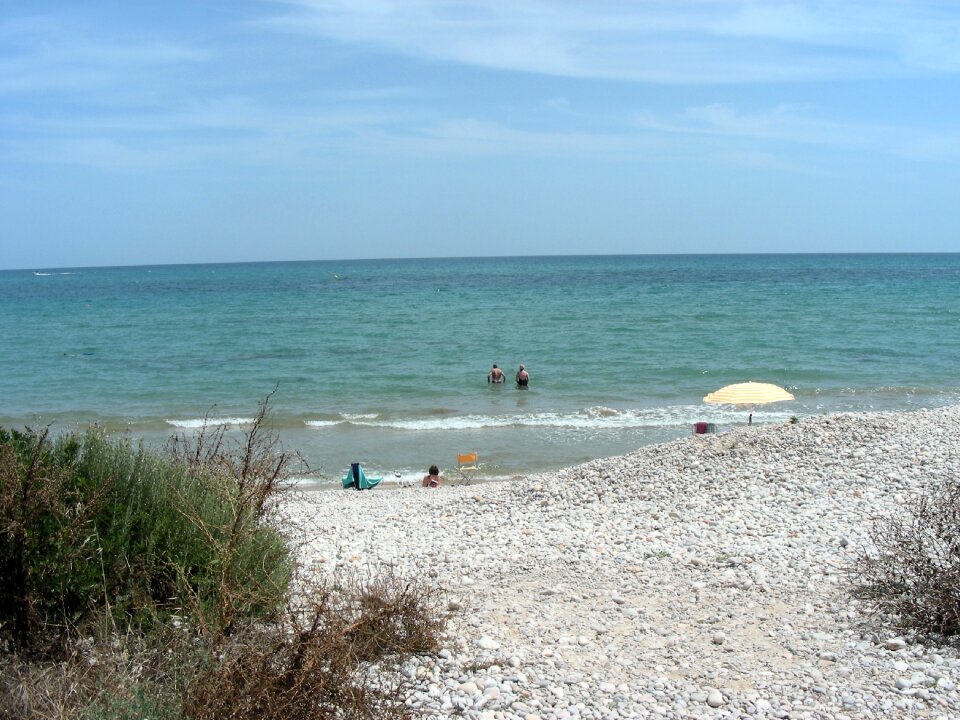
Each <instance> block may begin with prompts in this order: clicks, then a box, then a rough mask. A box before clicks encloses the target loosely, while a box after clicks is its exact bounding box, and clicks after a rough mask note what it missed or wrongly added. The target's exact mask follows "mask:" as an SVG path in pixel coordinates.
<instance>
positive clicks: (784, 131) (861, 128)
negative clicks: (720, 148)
mask: <svg viewBox="0 0 960 720" xmlns="http://www.w3.org/2000/svg"><path fill="white" fill-rule="evenodd" d="M635 121H636V125H637V127H638V128H642V129H645V130H648V131H651V132H656V133H666V134H674V135H686V136H700V137H708V138H719V139H729V140H735V141H745V142H748V143H750V145H751V150H750V154H751V155H752V154H753V153H756V152H758V149H757V146H758V145H767V146H771V145H780V146H785V147H789V146H791V145H806V146H812V147H813V146H817V147H825V148H833V149H839V150H845V151H849V150H866V151H870V152H875V153H879V154H882V155H896V156H899V157H904V158H911V159H916V160H933V161H940V162H950V163H956V162H960V131H954V132H935V131H930V130H927V129H923V128H917V127H908V126H901V125H892V124H883V123H865V122H852V121H849V120H831V119H829V118H825V117H822V116H817V115H815V114H814V109H813V108H809V107H804V106H797V105H786V104H784V105H778V106H775V107H772V108H769V109H767V110H761V111H754V112H742V111H740V110H738V109H737V108H735V107H733V106H732V105H728V104H723V103H712V104H709V105H700V106H690V107H687V108H685V109H684V110H683V111H682V112H680V113H678V114H677V115H675V116H670V117H663V116H658V115H656V114H654V113H650V112H642V113H638V114H637V115H636V117H635Z"/></svg>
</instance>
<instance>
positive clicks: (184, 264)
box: [0, 250, 960, 272]
mask: <svg viewBox="0 0 960 720" xmlns="http://www.w3.org/2000/svg"><path fill="white" fill-rule="evenodd" d="M767 255H769V256H809V257H817V256H834V255H836V256H842V255H848V256H858V255H862V256H868V255H960V252H947V251H937V250H929V251H922V250H921V251H907V250H897V251H871V252H864V251H859V252H856V251H837V252H822V251H821V252H777V251H769V252H676V253H582V254H581V253H560V254H543V255H437V256H432V257H428V256H422V257H378V258H347V257H344V258H314V259H311V260H213V261H206V262H158V263H133V264H129V265H60V266H29V267H19V268H0V272H38V271H49V270H60V271H63V270H113V269H121V268H153V267H191V266H204V265H269V264H294V263H337V262H385V261H388V262H402V261H424V260H509V259H513V260H522V259H533V258H591V257H596V258H604V257H721V256H729V257H752V256H767Z"/></svg>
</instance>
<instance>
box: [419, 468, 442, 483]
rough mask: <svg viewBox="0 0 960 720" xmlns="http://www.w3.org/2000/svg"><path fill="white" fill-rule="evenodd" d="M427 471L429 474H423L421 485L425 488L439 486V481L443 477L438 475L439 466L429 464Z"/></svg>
mask: <svg viewBox="0 0 960 720" xmlns="http://www.w3.org/2000/svg"><path fill="white" fill-rule="evenodd" d="M429 472H430V474H429V475H424V476H423V486H424V487H425V488H435V487H440V482H441V481H442V480H443V478H442V477H440V468H438V467H437V466H436V465H431V466H430V471H429Z"/></svg>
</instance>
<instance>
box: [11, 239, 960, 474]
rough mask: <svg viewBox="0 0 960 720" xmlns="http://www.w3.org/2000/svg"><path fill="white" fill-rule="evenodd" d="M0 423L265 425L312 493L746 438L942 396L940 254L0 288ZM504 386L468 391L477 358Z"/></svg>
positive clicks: (608, 260)
mask: <svg viewBox="0 0 960 720" xmlns="http://www.w3.org/2000/svg"><path fill="white" fill-rule="evenodd" d="M0 307H2V312H0V331H2V337H3V350H2V355H3V360H4V362H3V368H4V369H3V373H2V376H0V424H2V425H5V426H22V425H31V426H35V427H36V426H39V425H45V424H48V423H53V424H54V427H55V428H71V427H77V426H83V425H85V424H87V423H90V422H100V423H102V424H104V425H106V426H107V427H109V428H111V429H115V430H127V431H130V432H131V433H133V434H134V435H135V436H137V437H144V438H146V439H147V440H148V441H149V442H160V441H162V439H163V438H165V437H166V436H168V435H169V434H171V433H172V432H175V431H177V430H178V429H190V428H193V427H196V426H197V425H199V424H200V423H201V422H202V419H203V418H204V416H205V415H210V416H211V417H214V418H226V419H231V420H232V421H235V422H242V420H243V419H244V418H249V417H250V416H252V415H253V414H254V412H255V411H256V407H257V401H258V400H259V399H260V398H262V397H263V396H265V395H266V394H267V393H269V392H270V391H271V390H273V389H274V388H276V392H275V394H274V396H273V399H272V406H273V409H274V413H273V423H274V426H275V427H276V429H277V430H278V431H279V432H280V434H281V437H282V438H283V440H284V442H285V443H286V444H287V445H288V446H290V447H292V448H297V449H299V450H300V451H301V452H302V453H303V454H304V456H305V457H306V458H307V460H308V461H309V463H310V465H311V466H312V467H313V470H312V471H311V472H310V473H309V475H310V476H311V477H327V478H329V477H335V476H339V475H340V474H342V472H343V470H344V468H346V467H347V465H348V464H349V463H350V462H352V461H357V460H359V461H361V462H363V463H364V465H365V467H366V468H367V469H368V470H369V471H370V473H371V474H378V473H381V472H382V473H385V474H387V475H388V477H393V476H394V473H400V474H401V475H405V476H419V475H421V474H422V473H423V470H424V468H425V467H426V466H428V465H430V464H431V463H434V462H435V463H437V464H439V465H440V466H441V468H444V469H447V470H449V469H450V468H451V466H452V465H453V459H454V456H455V454H456V453H457V452H458V451H461V452H462V451H466V450H471V449H476V450H477V451H478V452H479V453H480V454H481V457H482V459H483V460H485V462H486V464H487V470H486V471H487V472H488V473H489V474H491V475H502V476H510V475H515V474H522V473H528V472H532V471H538V470H546V469H553V468H556V467H560V466H563V465H569V464H572V463H576V462H581V461H583V460H587V459H590V458H593V457H599V456H605V455H610V454H618V453H623V452H627V451H630V450H633V449H635V448H636V447H638V446H640V445H643V444H646V443H650V442H656V441H661V440H665V439H670V438H674V437H679V436H681V435H686V434H688V433H689V432H690V425H691V423H693V422H695V421H697V420H706V421H708V422H715V423H717V424H720V425H733V424H737V423H742V422H745V420H746V415H747V413H746V412H745V411H744V410H742V409H738V408H733V407H726V406H708V405H704V404H703V403H702V398H703V396H704V395H705V394H706V393H707V392H710V391H712V390H715V389H717V388H719V387H721V386H723V385H726V384H728V383H731V382H740V381H744V380H757V381H765V382H773V383H777V384H779V385H783V386H785V387H787V388H789V389H790V390H791V391H792V392H793V393H794V394H795V395H796V398H797V399H796V400H795V401H793V402H788V403H782V404H776V405H772V406H767V407H765V408H757V409H755V410H754V415H753V417H754V422H774V421H783V420H786V419H788V418H789V417H790V416H792V415H797V416H800V417H803V416H805V415H810V414H817V413H823V412H831V411H837V410H867V409H903V408H919V407H933V406H938V405H944V404H950V403H956V402H958V401H960V374H958V358H960V255H956V254H950V255H736V256H732V255H710V256H689V255H686V256H622V257H612V256H604V257H547V258H544V257H537V258H533V257H530V258H489V259H425V260H382V261H342V262H333V261H330V262H303V263H254V264H234V265H183V266H156V267H125V268H82V269H72V270H71V269H58V270H35V271H31V270H25V271H7V272H2V273H0ZM494 362H496V363H498V364H500V366H501V367H503V368H505V369H506V371H507V374H508V376H509V377H511V378H512V376H513V373H514V372H515V371H516V368H517V365H518V364H519V363H525V364H526V366H527V369H528V370H529V371H530V374H531V377H532V379H531V382H530V386H529V388H527V389H526V390H519V389H517V388H516V387H515V386H514V384H513V383H512V382H510V383H507V384H505V385H504V386H500V387H498V386H493V387H491V386H488V384H487V382H486V373H487V371H488V370H489V368H490V366H491V364H492V363H494Z"/></svg>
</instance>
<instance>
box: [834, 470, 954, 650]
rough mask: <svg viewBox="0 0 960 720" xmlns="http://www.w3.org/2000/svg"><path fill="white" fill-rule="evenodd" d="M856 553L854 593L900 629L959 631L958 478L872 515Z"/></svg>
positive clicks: (949, 632)
mask: <svg viewBox="0 0 960 720" xmlns="http://www.w3.org/2000/svg"><path fill="white" fill-rule="evenodd" d="M871 540H872V541H873V545H874V548H875V550H874V551H873V552H870V553H863V554H861V556H860V557H859V558H858V559H857V561H856V564H855V566H854V567H853V568H852V571H851V574H852V577H853V582H854V594H855V595H856V596H857V597H859V598H861V599H864V600H866V601H867V603H868V604H869V605H870V606H871V609H872V610H873V611H874V612H875V613H877V614H879V615H882V616H883V617H884V618H885V619H886V620H887V621H889V622H892V623H893V624H895V625H897V626H898V627H900V628H901V629H915V630H919V631H921V632H933V633H940V634H943V635H957V634H960V482H957V481H951V482H946V483H943V484H942V485H940V486H939V487H938V488H936V489H934V490H933V491H932V492H930V493H928V494H925V495H922V496H920V497H919V498H918V499H917V500H916V501H914V502H913V503H912V504H911V505H909V506H908V507H907V508H905V509H904V512H903V514H902V515H898V516H896V517H892V518H888V519H885V520H881V521H878V522H877V523H875V524H874V527H873V530H872V532H871Z"/></svg>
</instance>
